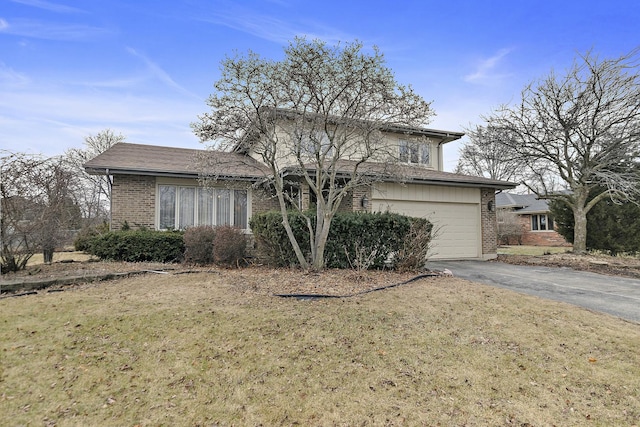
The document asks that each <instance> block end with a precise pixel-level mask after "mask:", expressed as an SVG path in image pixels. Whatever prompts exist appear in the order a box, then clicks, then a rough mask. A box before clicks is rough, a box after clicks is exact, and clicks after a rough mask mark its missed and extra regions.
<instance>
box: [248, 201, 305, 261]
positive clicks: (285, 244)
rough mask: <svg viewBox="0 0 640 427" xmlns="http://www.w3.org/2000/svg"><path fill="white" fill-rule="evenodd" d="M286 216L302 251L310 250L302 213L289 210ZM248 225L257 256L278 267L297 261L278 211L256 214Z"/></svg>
mask: <svg viewBox="0 0 640 427" xmlns="http://www.w3.org/2000/svg"><path fill="white" fill-rule="evenodd" d="M288 216H289V223H290V224H291V228H292V230H293V233H294V235H295V236H296V240H297V241H298V243H299V244H300V247H301V249H302V251H303V252H304V253H309V252H310V251H311V249H310V247H309V232H308V231H307V228H306V225H305V219H304V217H303V215H302V214H301V213H299V212H289V213H288ZM250 226H251V230H252V231H253V237H254V238H255V241H256V249H257V256H258V258H260V259H262V260H263V261H265V262H267V263H269V264H271V265H275V266H279V267H290V266H293V265H296V264H297V263H298V259H297V258H296V255H295V253H294V252H293V247H292V246H291V242H290V241H289V237H287V232H286V231H285V229H284V226H283V225H282V216H281V214H280V212H275V211H272V212H264V213H260V214H256V215H254V216H253V217H252V218H251V221H250Z"/></svg>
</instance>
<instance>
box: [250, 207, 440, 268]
mask: <svg viewBox="0 0 640 427" xmlns="http://www.w3.org/2000/svg"><path fill="white" fill-rule="evenodd" d="M288 215H289V222H290V224H291V227H292V229H293V232H294V235H295V236H296V240H297V241H298V242H299V243H300V245H301V249H302V251H303V253H305V254H309V253H310V247H309V232H308V229H307V226H306V219H305V217H304V216H303V215H302V214H301V213H299V212H289V214H288ZM307 215H308V217H310V218H312V222H315V213H313V212H309V213H307ZM412 221H414V220H413V219H411V218H409V217H407V216H404V215H399V214H392V213H363V212H350V213H337V214H336V215H335V217H334V218H333V221H332V223H331V231H330V232H329V237H328V239H327V246H326V249H325V254H324V255H325V266H326V267H328V268H352V269H381V268H385V267H387V266H388V265H389V264H388V261H389V260H390V259H392V258H393V256H394V255H396V254H400V253H401V254H403V265H404V267H403V268H408V265H410V263H411V262H413V264H418V263H419V264H420V267H422V266H423V265H424V261H425V260H426V249H420V251H419V252H418V253H416V254H413V255H412V256H413V257H414V258H415V261H411V262H410V261H409V260H408V259H407V258H408V257H409V251H411V250H413V249H412V248H414V249H415V248H418V249H419V248H422V247H423V246H424V245H428V243H429V241H430V240H429V239H428V236H427V237H425V236H424V235H423V233H424V232H425V231H427V228H425V227H427V224H428V226H429V228H428V232H429V233H430V231H431V228H430V226H431V224H430V223H429V222H428V221H426V220H417V219H416V220H415V221H417V222H416V226H415V227H416V228H415V229H414V232H413V233H414V235H413V237H411V236H412ZM251 229H252V230H253V234H254V237H255V239H256V244H257V247H258V256H259V257H261V258H262V259H264V260H265V261H266V262H268V263H270V264H273V265H276V266H291V265H297V258H296V256H295V253H294V252H293V247H292V246H291V243H290V242H289V238H288V237H287V234H286V232H285V229H284V226H283V225H282V217H281V215H280V213H279V212H267V213H263V214H257V215H254V216H253V218H252V219H251ZM420 230H421V232H420V233H419V231H420ZM418 235H420V239H421V240H420V241H419V242H418ZM429 235H430V234H429ZM407 239H409V240H408V241H407ZM425 239H426V241H425ZM418 249H416V250H418ZM423 254H424V258H423V259H422V261H421V262H418V259H419V258H420V257H421V256H422V255H423ZM416 268H419V267H416Z"/></svg>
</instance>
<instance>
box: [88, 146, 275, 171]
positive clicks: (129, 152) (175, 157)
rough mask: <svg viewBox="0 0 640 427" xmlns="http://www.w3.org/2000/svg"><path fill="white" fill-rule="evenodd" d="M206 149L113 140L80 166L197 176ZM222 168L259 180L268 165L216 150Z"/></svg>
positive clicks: (95, 168)
mask: <svg viewBox="0 0 640 427" xmlns="http://www.w3.org/2000/svg"><path fill="white" fill-rule="evenodd" d="M207 152H209V151H208V150H196V149H189V148H176V147H162V146H157V145H143V144H130V143H125V142H121V143H118V144H115V145H114V146H112V147H111V148H109V149H108V150H107V151H105V152H104V153H102V154H100V155H99V156H97V157H94V158H93V159H91V160H89V161H88V162H87V163H85V164H84V165H83V166H84V168H85V170H86V171H87V173H89V174H107V175H113V174H116V175H118V174H121V175H153V176H171V177H185V178H194V177H198V174H199V168H198V163H199V162H198V159H200V158H202V157H203V155H204V154H206V153H207ZM215 153H216V158H217V160H218V162H219V164H220V165H221V166H222V169H221V170H220V171H219V172H220V173H218V175H219V176H220V177H221V178H224V177H228V178H233V179H247V180H259V179H261V178H263V177H264V175H265V173H267V171H268V169H267V168H266V167H265V166H264V165H262V164H260V163H259V162H257V161H256V160H255V159H253V158H251V157H248V156H245V155H242V154H238V153H228V152H222V151H216V152H215Z"/></svg>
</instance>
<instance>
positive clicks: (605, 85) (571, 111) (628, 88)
mask: <svg viewBox="0 0 640 427" xmlns="http://www.w3.org/2000/svg"><path fill="white" fill-rule="evenodd" d="M639 52H640V50H638V49H636V50H634V51H633V52H631V53H630V54H628V55H625V56H621V57H619V58H613V59H604V60H601V59H599V58H598V57H597V56H595V55H593V54H592V53H587V54H586V55H584V56H581V57H579V58H578V59H577V60H576V61H575V62H574V64H573V66H572V67H571V68H570V69H569V70H568V72H567V73H566V75H565V76H562V77H560V76H557V75H556V74H555V73H553V72H552V73H550V74H549V75H548V76H547V77H546V78H544V79H543V80H541V81H540V82H538V83H537V84H533V83H532V84H530V85H528V86H527V87H525V88H524V90H523V91H522V98H521V101H520V102H519V103H518V104H517V105H514V106H504V107H502V108H500V109H499V110H498V111H497V112H496V113H495V114H493V115H491V116H490V117H488V118H487V123H488V124H489V125H490V126H495V127H497V128H501V129H507V130H508V131H509V132H510V133H511V135H512V138H510V139H505V140H503V141H501V143H502V144H503V145H504V146H505V150H510V151H512V152H514V153H517V154H518V156H519V157H520V159H521V160H522V161H523V163H524V164H525V165H526V168H527V171H528V173H529V176H530V177H532V179H533V178H536V179H535V180H534V181H531V182H528V183H527V185H528V186H529V188H530V189H531V190H532V191H534V192H535V193H536V194H537V195H538V196H539V197H541V198H547V199H560V200H563V201H564V202H566V204H567V205H568V206H569V207H570V208H571V210H572V211H573V215H574V219H575V229H574V251H576V252H579V253H580V252H584V251H585V250H586V236H587V216H586V215H587V212H589V210H591V208H593V206H595V205H596V204H597V203H598V202H600V201H601V200H603V199H605V198H611V199H612V200H614V201H624V200H630V201H635V200H638V196H640V187H639V182H640V176H639V174H638V173H637V170H638V169H637V168H635V167H634V165H635V164H636V163H637V162H638V159H639V154H640V75H639V74H638V68H639V65H640V62H639V58H638V53H639ZM549 177H555V178H556V179H557V180H558V181H559V182H561V183H562V184H563V185H564V187H565V189H566V190H568V191H564V192H556V191H554V189H553V188H550V184H549ZM601 186H602V187H604V188H605V189H606V190H605V191H604V192H602V193H601V194H598V195H596V196H595V197H593V198H590V197H589V196H590V195H593V192H594V191H597V190H598V189H599V188H600V187H601Z"/></svg>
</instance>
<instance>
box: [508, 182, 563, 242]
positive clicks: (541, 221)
mask: <svg viewBox="0 0 640 427" xmlns="http://www.w3.org/2000/svg"><path fill="white" fill-rule="evenodd" d="M496 207H497V210H498V219H497V220H498V228H500V227H501V226H502V223H504V222H507V221H508V220H509V219H508V214H507V215H505V213H508V212H512V213H513V214H515V218H516V221H517V222H516V225H517V226H518V227H519V229H518V232H517V233H512V235H511V236H509V235H507V236H505V237H504V239H503V240H504V241H503V242H500V243H504V244H520V245H533V246H565V245H569V244H568V243H567V241H566V240H565V239H564V237H562V235H561V234H559V233H558V232H557V231H556V230H555V224H554V222H553V217H552V216H551V214H550V212H549V201H548V200H545V199H538V196H536V195H535V194H513V193H506V192H501V193H498V194H496ZM507 234H508V233H507Z"/></svg>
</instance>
